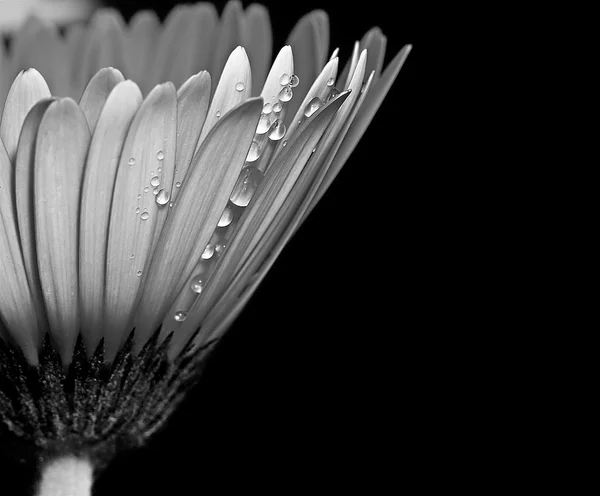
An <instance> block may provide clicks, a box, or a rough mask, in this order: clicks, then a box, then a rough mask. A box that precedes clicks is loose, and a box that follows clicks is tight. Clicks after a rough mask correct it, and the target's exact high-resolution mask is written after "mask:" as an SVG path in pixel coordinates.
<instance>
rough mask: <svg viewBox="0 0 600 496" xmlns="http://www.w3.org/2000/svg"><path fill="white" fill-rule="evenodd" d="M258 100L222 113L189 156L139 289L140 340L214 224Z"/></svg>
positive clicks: (259, 106) (238, 164)
mask: <svg viewBox="0 0 600 496" xmlns="http://www.w3.org/2000/svg"><path fill="white" fill-rule="evenodd" d="M262 103H263V100H262V99H261V98H255V99H251V100H248V101H247V102H245V103H243V104H241V105H240V106H239V107H237V108H235V109H234V110H232V111H231V112H230V113H228V114H227V115H226V116H224V117H223V120H222V121H221V122H219V123H218V124H217V125H216V126H215V127H214V128H213V130H212V132H211V133H210V134H209V135H208V137H207V138H206V140H205V142H204V144H203V145H202V147H201V148H200V150H199V151H198V153H197V154H196V156H195V157H194V165H193V166H192V167H191V168H190V170H189V171H188V175H187V176H186V182H185V184H184V185H183V187H182V191H181V192H180V193H179V197H178V199H177V202H176V204H175V206H174V207H173V213H172V215H171V216H170V217H169V219H168V222H167V224H166V225H165V228H164V230H163V232H162V234H161V239H160V242H159V243H158V245H157V250H156V253H155V255H154V258H153V259H152V262H151V264H150V268H149V270H148V279H147V280H146V281H145V284H144V288H143V291H142V293H141V297H140V306H139V307H138V311H137V319H136V322H137V323H138V327H137V329H136V332H138V331H139V332H140V333H141V334H142V338H147V337H148V336H149V335H150V334H151V333H152V332H154V330H155V329H156V328H157V326H158V325H159V324H160V322H161V320H162V318H163V317H164V315H165V312H166V311H167V310H168V309H169V307H170V305H171V303H172V302H173V300H174V299H175V297H176V296H177V294H178V293H179V291H181V289H182V287H183V284H185V283H186V281H187V279H188V278H189V277H190V276H191V274H190V271H191V270H193V268H194V267H195V266H196V264H197V263H198V261H199V260H200V256H201V254H202V251H203V250H204V247H205V246H206V245H207V244H208V242H209V240H210V237H211V236H212V233H213V232H214V230H215V228H216V227H217V222H218V221H219V219H220V217H221V214H222V212H223V210H224V209H225V206H226V205H227V201H228V200H229V195H230V194H231V190H232V189H233V187H234V185H235V182H236V180H237V178H238V176H239V174H240V171H241V169H242V166H243V165H244V161H245V159H246V155H247V154H248V149H249V148H250V144H251V143H252V138H253V136H254V131H255V129H256V125H257V123H258V118H259V116H260V111H261V109H262V106H263V105H262ZM232 143H234V145H232ZM165 288H169V290H168V291H165ZM190 291H191V290H190ZM165 332H168V329H165ZM163 335H164V332H163Z"/></svg>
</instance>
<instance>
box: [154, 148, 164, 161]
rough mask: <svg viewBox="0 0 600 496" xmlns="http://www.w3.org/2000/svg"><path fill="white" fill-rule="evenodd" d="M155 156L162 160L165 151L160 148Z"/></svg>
mask: <svg viewBox="0 0 600 496" xmlns="http://www.w3.org/2000/svg"><path fill="white" fill-rule="evenodd" d="M156 158H157V159H158V160H164V159H165V153H164V152H163V151H162V150H159V151H158V153H157V154H156Z"/></svg>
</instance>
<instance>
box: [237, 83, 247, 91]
mask: <svg viewBox="0 0 600 496" xmlns="http://www.w3.org/2000/svg"><path fill="white" fill-rule="evenodd" d="M244 88H245V86H244V83H242V82H241V81H240V82H239V83H236V85H235V91H244Z"/></svg>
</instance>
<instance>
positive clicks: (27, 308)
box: [0, 140, 41, 365]
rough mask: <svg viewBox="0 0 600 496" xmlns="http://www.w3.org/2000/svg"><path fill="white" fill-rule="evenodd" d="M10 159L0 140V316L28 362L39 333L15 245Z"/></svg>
mask: <svg viewBox="0 0 600 496" xmlns="http://www.w3.org/2000/svg"><path fill="white" fill-rule="evenodd" d="M12 171H13V167H12V165H11V162H10V159H9V157H8V154H7V152H6V149H5V147H4V145H3V143H2V141H1V140H0V279H1V280H2V284H0V315H2V319H3V321H4V324H5V325H6V328H7V331H9V332H10V333H11V335H12V336H13V338H14V340H15V341H16V342H17V343H18V345H19V346H20V347H21V349H22V350H23V353H24V354H25V356H26V357H27V360H29V362H30V363H31V364H32V365H36V364H37V350H38V347H39V344H40V342H41V336H40V334H39V329H38V326H37V319H36V314H35V306H34V304H33V299H32V298H31V293H30V292H29V286H28V284H27V275H26V273H25V266H24V265H23V257H22V254H21V248H20V246H19V235H18V232H17V223H16V216H15V211H14V204H13V201H14V198H13V196H12V194H11V191H12Z"/></svg>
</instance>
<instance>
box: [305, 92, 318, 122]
mask: <svg viewBox="0 0 600 496" xmlns="http://www.w3.org/2000/svg"><path fill="white" fill-rule="evenodd" d="M321 105H323V101H322V100H321V99H320V98H319V97H318V96H315V97H314V98H313V99H312V100H311V101H310V102H308V105H307V106H306V107H305V108H304V115H305V116H306V117H310V116H311V115H313V114H314V113H315V112H316V111H317V110H319V109H320V108H321Z"/></svg>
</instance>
